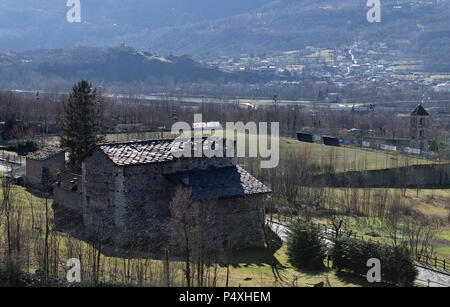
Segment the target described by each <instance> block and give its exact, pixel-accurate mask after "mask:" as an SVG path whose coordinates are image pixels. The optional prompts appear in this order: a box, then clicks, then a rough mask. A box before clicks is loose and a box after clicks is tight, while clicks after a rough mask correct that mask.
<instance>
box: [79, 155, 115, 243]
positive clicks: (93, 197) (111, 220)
mask: <svg viewBox="0 0 450 307" xmlns="http://www.w3.org/2000/svg"><path fill="white" fill-rule="evenodd" d="M82 174H83V179H82V190H83V200H82V203H83V206H82V207H83V224H84V227H85V229H86V231H87V232H88V233H90V234H95V235H100V236H101V237H102V238H104V239H113V236H114V235H115V223H116V220H117V219H116V207H117V206H119V205H120V201H116V198H117V197H118V194H120V193H119V192H116V191H122V188H121V187H120V186H117V185H118V184H120V182H121V180H120V179H119V177H120V176H121V172H119V171H118V170H116V168H115V167H114V164H113V163H112V161H111V160H109V159H108V158H107V157H106V155H105V154H103V153H102V152H100V151H95V152H94V153H93V154H92V156H91V157H89V158H87V159H86V160H85V161H84V162H83V165H82Z"/></svg>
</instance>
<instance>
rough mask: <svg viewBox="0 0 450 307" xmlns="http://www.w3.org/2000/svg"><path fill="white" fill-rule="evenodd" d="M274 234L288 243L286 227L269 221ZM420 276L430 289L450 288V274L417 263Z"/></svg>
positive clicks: (420, 279) (328, 244)
mask: <svg viewBox="0 0 450 307" xmlns="http://www.w3.org/2000/svg"><path fill="white" fill-rule="evenodd" d="M267 224H268V225H269V226H270V228H271V229H272V231H273V232H275V233H276V234H277V235H278V236H279V237H280V238H281V240H283V241H286V238H287V232H288V229H287V227H286V226H285V225H283V224H281V223H278V222H273V223H271V222H270V221H267ZM326 241H327V242H326V243H327V246H329V247H330V246H332V244H333V242H331V241H329V240H326ZM416 267H417V270H418V271H419V275H418V276H417V280H416V282H417V283H419V284H422V285H424V286H429V287H450V272H449V271H444V270H442V269H436V268H434V267H432V266H427V265H424V264H421V263H416Z"/></svg>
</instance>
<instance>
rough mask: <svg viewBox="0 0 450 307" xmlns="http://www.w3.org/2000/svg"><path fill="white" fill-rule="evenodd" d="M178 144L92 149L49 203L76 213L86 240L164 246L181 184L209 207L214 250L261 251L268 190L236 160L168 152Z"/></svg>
mask: <svg viewBox="0 0 450 307" xmlns="http://www.w3.org/2000/svg"><path fill="white" fill-rule="evenodd" d="M199 142H201V144H200V143H199ZM208 142H212V141H211V140H208V139H202V140H201V141H197V143H195V142H194V143H193V144H192V145H193V148H194V147H195V146H208V145H211V144H208ZM183 146H184V145H183V142H179V141H175V140H173V139H169V140H151V141H140V142H130V143H111V144H102V145H98V146H97V147H95V148H94V149H93V150H92V151H91V152H90V153H89V154H88V155H87V156H86V157H85V158H84V161H83V163H82V176H81V177H79V178H77V177H74V176H71V175H68V176H66V178H61V179H60V181H59V182H58V183H57V184H56V185H55V188H54V203H55V204H54V205H55V206H56V207H57V208H64V209H65V210H69V211H71V212H72V213H73V214H76V215H78V216H80V217H81V220H82V221H83V222H82V223H83V228H84V230H85V231H86V232H87V233H88V234H90V235H93V234H101V236H102V238H103V239H105V240H110V241H112V242H115V243H118V244H120V245H127V244H131V243H132V241H133V240H136V239H138V238H141V239H142V237H146V238H147V239H148V240H149V241H151V242H153V243H154V242H159V243H161V244H162V243H163V242H165V240H167V238H168V235H169V230H168V228H167V223H168V221H169V220H170V215H171V214H170V210H169V204H170V202H171V201H172V199H173V196H174V194H175V191H176V189H177V187H181V188H183V189H185V190H186V191H188V192H189V193H190V197H191V199H192V200H193V201H198V202H202V203H203V204H204V205H205V206H207V207H204V208H207V209H205V211H207V212H208V215H209V217H208V218H209V219H210V220H212V221H214V223H212V224H211V226H210V227H211V229H209V231H211V232H215V233H217V234H218V238H216V239H217V241H219V242H220V248H225V249H228V248H232V249H243V248H248V247H260V246H264V231H263V229H264V227H263V225H264V220H265V210H264V198H265V196H266V195H267V194H268V193H270V190H269V189H268V188H267V187H266V186H265V185H264V184H262V183H261V182H260V181H258V180H257V179H256V178H254V177H253V176H252V175H251V174H249V173H248V172H247V171H246V170H245V169H244V168H242V167H241V166H238V165H236V158H235V157H212V158H207V157H199V158H197V157H191V158H186V157H181V158H177V157H176V156H178V155H175V154H174V152H176V151H180V150H183V149H184V147H183ZM223 150H224V151H225V150H227V148H226V146H223ZM224 156H225V155H224Z"/></svg>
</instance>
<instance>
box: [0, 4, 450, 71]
mask: <svg viewBox="0 0 450 307" xmlns="http://www.w3.org/2000/svg"><path fill="white" fill-rule="evenodd" d="M80 2H81V6H82V23H73V24H71V23H68V22H67V21H66V13H67V11H68V8H67V7H66V1H64V0H40V1H35V0H2V1H1V2H0V49H3V50H24V49H29V48H41V47H45V48H49V47H66V46H80V45H81V46H102V47H103V46H119V45H120V44H121V43H126V44H127V45H131V46H135V47H137V48H140V49H144V50H149V51H151V52H156V53H158V54H169V53H171V52H172V53H174V54H179V55H181V54H190V55H192V56H193V57H194V58H196V59H205V58H215V57H217V56H220V55H237V54H240V53H253V54H262V53H265V52H273V51H286V50H292V49H299V48H302V47H304V46H307V45H313V46H319V47H331V48H332V47H335V46H339V45H348V44H351V43H352V42H354V41H355V40H361V39H364V40H368V41H384V42H387V43H388V44H389V46H390V47H393V48H403V49H404V51H405V52H407V53H410V54H412V55H413V56H414V55H415V56H417V57H418V58H420V59H423V60H425V61H428V64H429V65H431V66H432V67H434V68H437V69H447V68H448V67H450V64H449V63H450V59H449V54H450V52H449V51H450V38H449V37H450V35H448V34H449V33H450V22H449V20H450V2H449V0H427V1H424V0H414V1H413V0H382V1H381V3H382V22H381V23H369V22H367V20H366V13H367V11H368V8H367V7H366V3H367V1H366V0H339V1H337V0H283V1H281V0H248V1H245V0H244V1H243V0H227V1H223V0H128V1H122V0H80ZM399 41H401V42H402V44H401V45H399V44H398V42H399Z"/></svg>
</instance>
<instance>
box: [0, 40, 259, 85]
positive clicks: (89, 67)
mask: <svg viewBox="0 0 450 307" xmlns="http://www.w3.org/2000/svg"><path fill="white" fill-rule="evenodd" d="M260 78H261V76H259V75H256V74H251V73H225V72H222V71H220V70H219V69H217V68H213V67H210V66H207V65H204V64H200V63H198V62H196V61H194V60H193V59H192V58H190V57H189V56H173V55H170V56H167V57H161V56H158V55H155V54H151V53H148V52H144V51H137V50H135V49H134V48H131V47H125V46H123V47H117V48H86V47H78V48H65V49H34V50H31V51H25V52H6V51H0V86H2V87H9V88H24V89H27V88H39V87H42V86H44V87H49V86H62V87H66V86H67V85H70V84H72V83H73V82H76V81H77V80H80V79H87V80H89V81H91V82H94V83H96V84H123V85H124V86H128V87H129V88H131V87H132V84H146V85H150V86H151V85H152V84H153V85H155V84H157V85H161V84H166V85H167V84H173V85H175V84H177V83H190V82H201V81H208V82H215V81H218V82H222V81H223V82H227V81H240V82H249V81H254V80H258V79H260Z"/></svg>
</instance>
